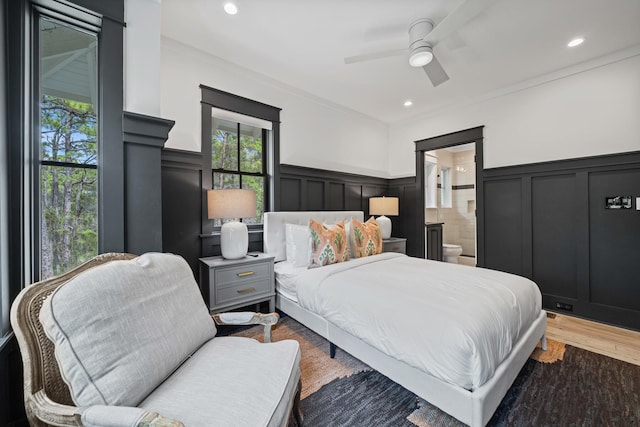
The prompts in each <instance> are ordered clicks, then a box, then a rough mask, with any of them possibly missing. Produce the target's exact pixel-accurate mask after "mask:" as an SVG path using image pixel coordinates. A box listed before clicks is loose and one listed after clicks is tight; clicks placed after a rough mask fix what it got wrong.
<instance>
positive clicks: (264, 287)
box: [211, 279, 271, 305]
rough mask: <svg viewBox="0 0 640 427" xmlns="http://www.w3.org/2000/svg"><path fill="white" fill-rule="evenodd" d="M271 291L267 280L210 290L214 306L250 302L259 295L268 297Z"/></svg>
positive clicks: (222, 286) (221, 286)
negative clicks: (213, 297)
mask: <svg viewBox="0 0 640 427" xmlns="http://www.w3.org/2000/svg"><path fill="white" fill-rule="evenodd" d="M270 291H271V283H270V282H269V280H264V279H263V280H257V281H247V282H244V283H230V284H227V285H219V286H216V287H215V289H211V292H215V295H216V297H215V301H216V305H226V304H230V303H233V302H236V301H240V300H244V299H247V300H250V299H253V298H255V297H257V296H260V295H268V294H269V293H270Z"/></svg>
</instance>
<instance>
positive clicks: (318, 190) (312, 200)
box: [305, 179, 329, 211]
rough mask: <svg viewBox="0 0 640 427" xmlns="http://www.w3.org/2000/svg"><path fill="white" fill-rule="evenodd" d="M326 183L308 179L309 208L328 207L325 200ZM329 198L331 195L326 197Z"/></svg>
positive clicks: (322, 208)
mask: <svg viewBox="0 0 640 427" xmlns="http://www.w3.org/2000/svg"><path fill="white" fill-rule="evenodd" d="M324 190H325V183H324V181H316V180H311V179H308V180H307V191H306V194H305V197H306V201H307V210H309V211H322V210H326V209H328V206H327V203H326V201H325V193H324ZM326 198H327V200H328V199H329V197H328V196H327V197H326Z"/></svg>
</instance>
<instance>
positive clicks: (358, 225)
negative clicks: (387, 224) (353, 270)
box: [349, 217, 382, 258]
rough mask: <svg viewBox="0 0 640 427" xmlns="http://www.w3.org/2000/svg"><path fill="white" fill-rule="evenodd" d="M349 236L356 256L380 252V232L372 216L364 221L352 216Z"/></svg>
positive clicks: (360, 256)
mask: <svg viewBox="0 0 640 427" xmlns="http://www.w3.org/2000/svg"><path fill="white" fill-rule="evenodd" d="M349 238H350V239H351V247H352V248H353V251H354V255H355V257H356V258H362V257H365V256H369V255H375V254H379V253H382V233H381V232H380V226H379V225H378V222H377V221H376V220H375V219H373V217H371V218H369V220H367V222H365V223H362V222H360V221H358V220H357V219H355V218H352V219H351V235H350V236H349Z"/></svg>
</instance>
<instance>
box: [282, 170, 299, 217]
mask: <svg viewBox="0 0 640 427" xmlns="http://www.w3.org/2000/svg"><path fill="white" fill-rule="evenodd" d="M280 194H281V195H282V197H281V198H280V209H282V210H283V211H299V210H302V180H300V179H295V178H284V177H280Z"/></svg>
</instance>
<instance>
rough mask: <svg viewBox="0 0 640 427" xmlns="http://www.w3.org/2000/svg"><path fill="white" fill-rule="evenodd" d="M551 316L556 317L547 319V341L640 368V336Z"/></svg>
mask: <svg viewBox="0 0 640 427" xmlns="http://www.w3.org/2000/svg"><path fill="white" fill-rule="evenodd" d="M549 313H551V312H549ZM551 314H555V317H554V318H552V317H549V316H548V317H547V338H550V339H552V340H555V341H560V342H563V343H565V344H569V345H572V346H574V347H579V348H583V349H585V350H589V351H593V352H594V353H599V354H603V355H605V356H609V357H612V358H614V359H619V360H623V361H625V362H629V363H633V364H634V365H638V366H640V332H636V331H631V330H629V329H623V328H618V327H615V326H610V325H605V324H603V323H597V322H592V321H589V320H585V319H580V318H577V317H573V316H566V315H562V314H558V313H551Z"/></svg>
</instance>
